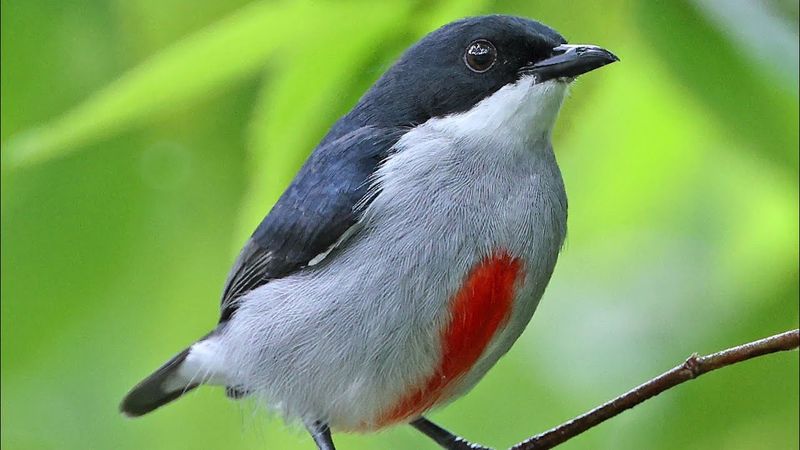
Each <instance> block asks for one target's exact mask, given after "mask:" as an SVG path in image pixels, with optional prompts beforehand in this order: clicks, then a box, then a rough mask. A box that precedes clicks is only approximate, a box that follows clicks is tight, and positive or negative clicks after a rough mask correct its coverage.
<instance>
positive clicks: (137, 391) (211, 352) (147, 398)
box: [119, 333, 225, 417]
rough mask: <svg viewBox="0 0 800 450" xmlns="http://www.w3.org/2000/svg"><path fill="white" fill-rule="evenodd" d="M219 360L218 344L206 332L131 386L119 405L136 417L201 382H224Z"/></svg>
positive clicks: (125, 411) (129, 414)
mask: <svg viewBox="0 0 800 450" xmlns="http://www.w3.org/2000/svg"><path fill="white" fill-rule="evenodd" d="M221 361H222V358H221V355H220V351H219V344H218V342H217V340H216V338H215V337H214V336H213V333H212V334H209V335H208V336H206V337H204V338H202V339H200V340H199V341H197V342H195V343H194V344H193V345H192V346H191V347H189V348H187V349H184V350H183V351H182V352H180V353H178V354H177V355H175V356H173V357H172V359H170V360H169V361H167V362H166V363H164V365H162V366H161V367H159V368H158V370H156V371H155V372H153V373H152V374H151V375H150V376H149V377H147V378H145V379H144V380H142V381H141V382H139V384H137V385H136V386H134V387H133V389H131V391H130V392H128V395H126V396H125V398H124V399H122V403H121V404H120V406H119V409H120V411H121V412H122V413H123V414H125V415H126V416H128V417H139V416H142V415H144V414H147V413H149V412H150V411H153V410H154V409H156V408H159V407H161V406H162V405H166V404H167V403H169V402H171V401H173V400H175V399H177V398H178V397H180V396H182V395H183V394H185V393H187V392H189V391H191V390H192V389H194V388H196V387H197V386H199V385H201V384H225V381H224V375H223V373H222V364H221Z"/></svg>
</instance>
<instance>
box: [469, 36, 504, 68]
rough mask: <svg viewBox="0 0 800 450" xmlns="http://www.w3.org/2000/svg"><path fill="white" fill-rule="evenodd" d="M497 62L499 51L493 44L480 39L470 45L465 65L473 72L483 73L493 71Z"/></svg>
mask: <svg viewBox="0 0 800 450" xmlns="http://www.w3.org/2000/svg"><path fill="white" fill-rule="evenodd" d="M496 60H497V49H496V48H494V45H492V43H491V42H489V41H487V40H485V39H478V40H477V41H475V42H473V43H471V44H469V47H467V51H466V52H464V63H465V64H466V65H467V67H469V69H470V70H471V71H473V72H477V73H483V72H486V71H487V70H489V69H491V68H492V66H493V65H494V62H495V61H496Z"/></svg>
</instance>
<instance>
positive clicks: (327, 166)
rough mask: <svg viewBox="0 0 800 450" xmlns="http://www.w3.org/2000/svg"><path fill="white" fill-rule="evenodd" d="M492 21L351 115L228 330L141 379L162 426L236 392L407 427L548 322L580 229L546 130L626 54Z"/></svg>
mask: <svg viewBox="0 0 800 450" xmlns="http://www.w3.org/2000/svg"><path fill="white" fill-rule="evenodd" d="M617 60H618V59H617V57H616V56H614V55H613V54H611V53H610V52H609V51H607V50H604V49H602V48H600V47H596V46H590V45H567V44H566V41H565V40H564V38H563V37H561V35H559V34H558V33H557V32H555V31H554V30H552V29H551V28H548V27H547V26H545V25H542V24H541V23H538V22H535V21H532V20H527V19H523V18H519V17H510V16H499V15H496V16H485V17H475V18H468V19H464V20H459V21H457V22H453V23H450V24H448V25H445V26H444V27H442V28H440V29H438V30H436V31H434V32H432V33H430V34H429V35H427V36H426V37H424V38H423V39H422V40H421V41H419V42H418V43H417V44H416V45H414V46H412V47H411V48H410V49H408V50H407V51H406V52H405V53H404V54H403V55H402V57H401V58H400V59H399V60H398V61H397V62H396V63H395V64H394V65H393V66H392V67H391V68H390V69H389V70H388V71H387V72H386V73H385V74H384V75H383V76H382V77H381V78H380V79H379V80H378V81H377V82H375V84H374V85H373V86H372V88H370V89H369V91H367V93H366V94H365V95H364V96H363V97H362V98H361V100H360V101H359V102H358V104H357V105H356V106H355V107H354V108H353V109H352V110H351V111H350V112H349V113H347V114H346V115H345V116H344V117H342V118H341V119H339V121H337V122H336V123H335V124H334V125H333V127H332V128H331V130H330V131H329V132H328V134H327V135H326V136H325V138H324V139H323V140H322V142H320V143H319V145H318V146H317V147H316V149H315V150H314V152H313V153H312V154H311V156H310V157H309V158H308V160H307V161H306V163H305V165H304V166H303V167H302V169H301V170H300V172H299V173H298V174H297V176H296V177H295V179H294V181H293V182H292V183H291V185H290V186H289V188H288V189H287V190H286V192H284V194H283V195H282V196H281V198H280V199H279V200H278V202H277V203H276V204H275V206H274V207H273V208H272V210H271V211H270V213H269V214H268V215H267V216H266V218H264V220H263V221H262V222H261V224H260V225H259V226H258V228H257V229H256V231H255V233H253V235H252V237H251V238H250V240H249V241H248V242H247V243H246V245H245V246H244V249H243V250H242V252H241V254H240V256H239V258H238V259H237V261H236V263H235V264H234V267H233V269H232V271H231V273H230V275H229V277H228V280H227V282H226V285H225V289H224V293H223V298H222V307H221V318H220V321H219V324H218V326H217V327H216V328H215V329H214V330H213V331H211V332H210V333H209V334H207V335H206V336H205V337H203V338H202V339H200V340H199V341H197V342H195V343H194V344H193V345H191V346H190V347H189V348H187V349H185V350H183V351H182V352H180V353H179V354H178V355H177V356H175V357H174V358H172V359H171V360H170V361H169V362H167V363H166V364H165V365H164V366H162V367H161V368H160V369H158V370H157V371H156V372H155V373H153V374H152V375H150V376H149V377H148V378H147V379H145V380H144V381H142V382H141V383H139V384H138V385H137V386H136V387H134V388H133V390H132V391H131V392H130V393H129V394H128V395H127V397H125V399H124V400H123V402H122V405H121V409H122V411H123V412H124V413H125V414H127V415H129V416H140V415H142V414H146V413H148V412H150V411H152V410H154V409H156V408H158V407H160V406H162V405H164V404H166V403H168V402H170V401H172V400H174V399H176V398H178V397H180V396H181V395H182V394H184V393H186V392H187V391H190V390H192V389H194V388H195V387H197V386H199V385H201V384H206V385H220V386H225V387H226V392H227V393H228V395H229V396H230V397H232V398H239V397H243V396H253V397H256V398H257V399H258V400H259V401H261V402H263V403H264V404H265V405H267V406H268V407H270V408H271V409H274V410H277V411H280V413H281V414H283V415H284V416H285V417H286V418H287V419H289V420H293V421H302V422H303V423H304V424H305V425H306V427H307V428H308V430H309V431H310V433H311V435H312V436H313V438H314V440H315V442H316V443H317V446H318V448H319V449H333V448H334V445H333V441H332V439H331V432H330V430H331V429H333V430H336V431H356V432H369V431H374V430H379V429H382V428H384V427H388V426H392V425H397V424H405V423H410V424H412V425H413V426H414V427H416V428H417V429H419V430H420V431H422V432H424V433H425V434H427V435H428V436H430V437H431V438H433V439H434V440H436V442H438V443H439V444H440V445H442V446H443V447H445V448H448V449H464V448H480V447H478V446H470V444H468V443H466V441H464V440H461V439H460V438H457V437H456V436H454V435H452V434H450V433H449V432H447V431H445V430H444V429H442V428H439V427H438V426H436V425H435V424H433V423H432V422H430V421H428V420H427V419H425V418H424V417H423V414H425V413H426V412H427V411H429V410H430V409H432V408H434V407H437V406H441V405H444V404H446V403H448V402H451V401H453V400H455V399H456V398H458V397H459V396H461V395H463V394H464V393H466V392H467V391H469V390H470V389H471V388H472V387H473V386H475V384H476V383H477V382H478V381H479V380H480V379H481V378H482V377H483V376H484V375H485V374H486V372H487V371H488V370H489V369H490V368H491V367H492V366H493V365H494V364H495V363H496V362H497V360H498V359H499V358H500V357H501V356H502V355H503V354H505V353H506V352H507V351H508V349H509V348H510V347H511V345H512V344H513V343H514V341H516V339H517V338H518V337H519V335H520V334H521V333H522V331H523V329H524V328H525V326H526V325H527V323H528V322H529V320H530V318H531V316H532V315H533V312H534V310H535V309H536V305H537V304H538V302H539V299H540V298H541V296H542V294H543V292H544V290H545V287H546V285H547V283H548V281H549V279H550V276H551V274H552V272H553V268H554V266H555V264H556V259H557V257H558V254H559V251H560V249H561V246H562V243H563V241H564V236H565V234H566V222H567V197H566V194H565V192H564V185H563V182H562V180H561V174H560V171H559V169H558V166H557V164H556V159H555V156H554V154H553V149H552V146H551V144H550V135H551V131H552V128H553V125H554V122H555V120H556V116H557V115H558V111H559V108H560V107H561V103H562V101H563V99H564V95H565V93H566V90H567V87H568V86H569V84H570V82H572V80H573V79H574V78H575V77H576V76H578V75H580V74H583V73H585V72H589V71H591V70H593V69H596V68H598V67H601V66H603V65H606V64H609V63H611V62H614V61H617Z"/></svg>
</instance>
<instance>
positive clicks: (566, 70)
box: [520, 44, 619, 82]
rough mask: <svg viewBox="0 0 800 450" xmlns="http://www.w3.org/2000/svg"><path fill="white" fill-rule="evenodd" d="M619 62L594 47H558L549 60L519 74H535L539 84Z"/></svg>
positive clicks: (606, 52)
mask: <svg viewBox="0 0 800 450" xmlns="http://www.w3.org/2000/svg"><path fill="white" fill-rule="evenodd" d="M616 61H619V58H617V57H616V55H614V54H613V53H611V52H610V51H608V50H606V49H604V48H602V47H598V46H596V45H566V44H564V45H559V46H558V47H556V48H554V49H553V54H552V56H550V57H549V58H545V59H543V60H541V61H537V62H535V63H533V64H531V65H529V66H525V67H523V68H522V69H521V70H520V72H521V73H524V74H535V75H536V78H537V80H538V81H539V82H542V81H547V80H551V79H553V78H574V77H577V76H578V75H581V74H584V73H586V72H589V71H592V70H594V69H597V68H600V67H603V66H605V65H606V64H611V63H613V62H616Z"/></svg>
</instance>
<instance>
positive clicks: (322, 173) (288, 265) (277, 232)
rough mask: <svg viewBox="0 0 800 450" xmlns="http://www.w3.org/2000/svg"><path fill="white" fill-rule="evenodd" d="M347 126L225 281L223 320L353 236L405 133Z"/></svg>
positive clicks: (312, 162) (335, 132)
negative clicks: (378, 175) (241, 302)
mask: <svg viewBox="0 0 800 450" xmlns="http://www.w3.org/2000/svg"><path fill="white" fill-rule="evenodd" d="M342 128H343V126H342V124H341V123H340V124H337V126H335V127H334V128H333V129H332V130H331V132H330V133H329V134H328V136H326V137H325V139H323V141H322V142H321V143H320V144H319V145H318V146H317V148H316V149H315V150H314V151H313V152H312V154H311V155H310V156H309V158H308V159H307V160H306V162H305V164H303V167H302V168H301V169H300V171H299V172H298V174H297V175H296V176H295V178H294V180H293V181H292V183H291V184H290V185H289V187H288V188H287V189H286V191H284V193H283V195H281V197H280V198H279V199H278V201H277V203H275V205H274V206H273V207H272V210H271V211H270V212H269V214H267V216H266V217H265V218H264V219H263V220H262V222H261V223H260V224H259V225H258V227H257V228H256V230H255V232H254V233H253V235H252V236H251V237H250V239H249V240H248V241H247V243H246V244H245V246H244V248H243V249H242V251H241V253H240V255H239V257H238V258H237V260H236V262H235V263H234V265H233V268H232V269H231V272H230V274H229V275H228V279H227V281H226V283H225V288H224V291H223V295H222V307H221V317H220V322H224V321H227V320H228V319H229V318H230V317H231V316H232V315H233V313H234V312H235V311H236V304H237V302H236V299H237V298H239V297H241V296H242V295H244V294H246V293H247V292H249V291H251V290H253V289H255V288H257V287H259V286H261V285H263V284H265V283H267V282H269V281H270V280H273V279H276V278H281V277H285V276H287V275H289V274H292V273H294V272H296V271H298V270H301V269H303V268H304V267H307V266H308V265H313V264H314V263H315V262H317V261H318V260H319V259H320V258H321V257H324V255H326V254H327V252H328V251H329V250H330V249H331V248H332V247H333V246H336V245H340V244H341V243H342V241H343V240H344V239H345V238H346V237H348V236H349V235H350V234H351V233H349V232H348V230H351V228H352V227H353V226H354V225H356V223H357V222H358V219H359V210H360V208H361V207H362V206H366V204H368V203H369V199H368V198H367V193H368V191H369V187H370V186H369V184H370V179H371V177H372V175H373V174H374V173H375V172H376V170H377V169H378V167H379V165H380V164H381V161H383V160H384V159H385V158H386V157H387V155H388V154H389V152H390V150H391V149H392V147H393V146H394V145H395V143H396V142H397V141H398V140H399V139H400V136H401V135H402V134H403V130H402V129H398V128H381V127H373V126H362V127H353V128H352V129H350V130H346V129H345V130H344V131H343V130H342Z"/></svg>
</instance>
